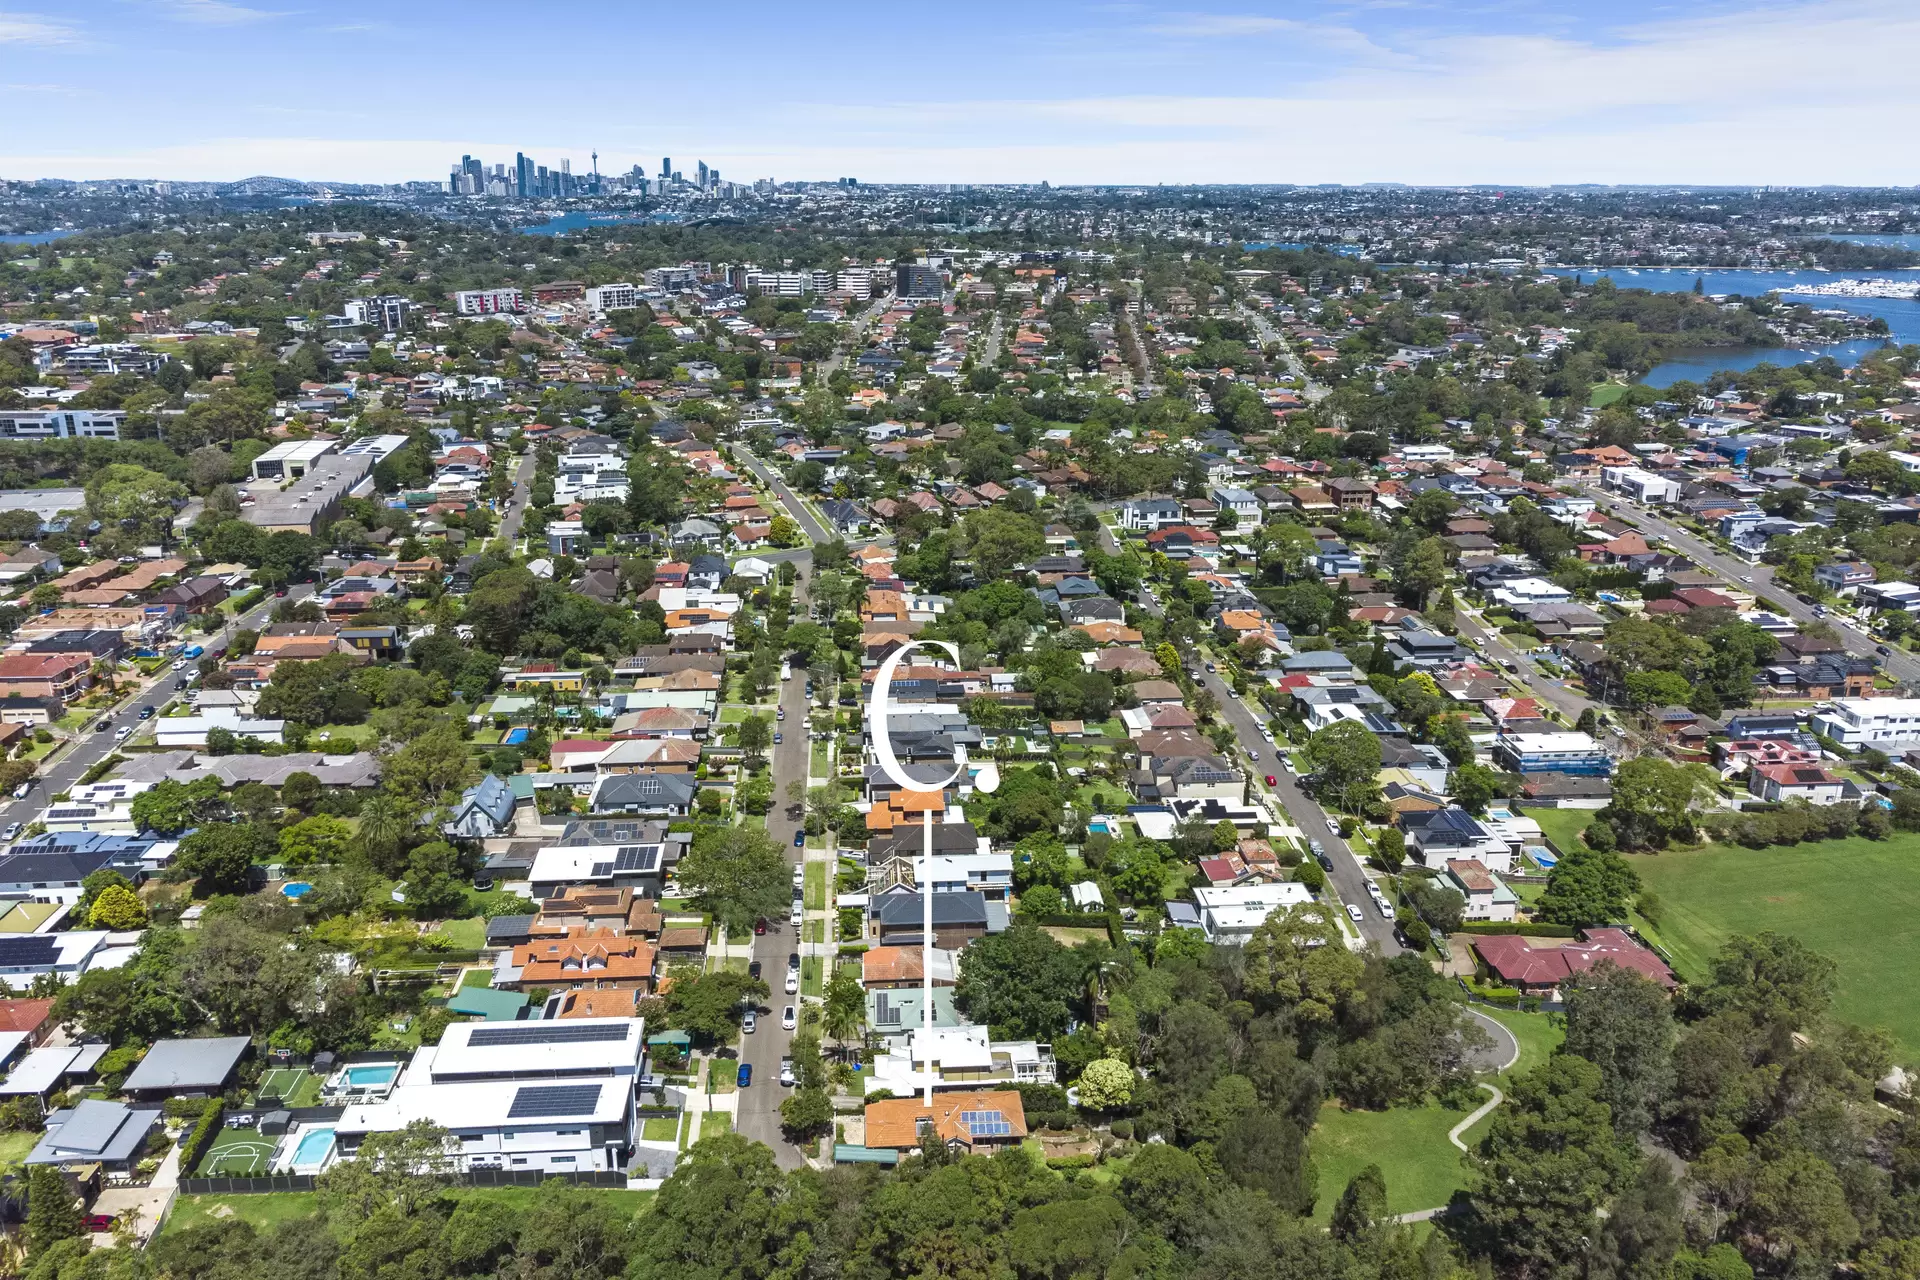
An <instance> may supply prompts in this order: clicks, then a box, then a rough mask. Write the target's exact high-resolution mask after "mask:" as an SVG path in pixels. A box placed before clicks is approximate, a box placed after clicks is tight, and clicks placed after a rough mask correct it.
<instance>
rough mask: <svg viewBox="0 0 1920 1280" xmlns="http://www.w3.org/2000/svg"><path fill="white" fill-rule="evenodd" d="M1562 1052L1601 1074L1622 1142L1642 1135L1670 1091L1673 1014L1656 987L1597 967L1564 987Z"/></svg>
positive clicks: (1613, 968) (1609, 966) (1629, 973)
mask: <svg viewBox="0 0 1920 1280" xmlns="http://www.w3.org/2000/svg"><path fill="white" fill-rule="evenodd" d="M1566 1001H1567V1039H1566V1051H1567V1052H1568V1053H1575V1054H1578V1055H1580V1056H1581V1057H1583V1058H1585V1059H1586V1060H1587V1061H1588V1062H1591V1063H1593V1065H1594V1066H1596V1067H1599V1068H1600V1097H1601V1098H1602V1099H1603V1100H1604V1101H1605V1102H1606V1103H1607V1106H1608V1108H1609V1109H1610V1110H1611V1111H1612V1113H1613V1127H1614V1129H1615V1131H1616V1132H1618V1133H1619V1135H1620V1137H1621V1138H1622V1140H1625V1141H1632V1140H1634V1139H1636V1138H1638V1137H1639V1136H1640V1135H1641V1134H1643V1133H1645V1132H1646V1131H1647V1129H1648V1128H1649V1127H1650V1126H1651V1125H1652V1124H1653V1122H1654V1120H1656V1119H1657V1118H1658V1117H1659V1114H1660V1108H1661V1105H1662V1104H1663V1103H1664V1102H1665V1101H1666V1097H1667V1094H1668V1092H1669V1091H1670V1090H1671V1089H1672V1088H1673V1037H1674V1032H1673V1010H1672V1006H1671V1002H1670V1001H1669V1000H1668V999H1667V993H1666V992H1665V991H1663V990H1661V989H1660V986H1659V985H1658V984H1657V983H1655V982H1653V981H1651V980H1649V979H1647V978H1644V977H1642V976H1641V975H1640V974H1639V973H1637V972H1635V971H1634V970H1632V969H1625V968H1621V967H1619V966H1618V965H1615V964H1613V963H1612V962H1611V961H1605V960H1603V961H1601V962H1600V963H1599V964H1598V965H1596V966H1595V967H1594V968H1592V969H1591V970H1588V971H1587V972H1586V973H1582V974H1579V975H1577V976H1576V977H1575V978H1574V979H1573V980H1572V981H1571V982H1569V983H1568V985H1567V991H1566Z"/></svg>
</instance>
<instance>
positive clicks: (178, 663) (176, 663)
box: [173, 658, 187, 671]
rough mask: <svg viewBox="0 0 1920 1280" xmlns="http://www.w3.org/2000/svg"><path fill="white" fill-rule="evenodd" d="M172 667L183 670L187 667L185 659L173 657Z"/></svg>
mask: <svg viewBox="0 0 1920 1280" xmlns="http://www.w3.org/2000/svg"><path fill="white" fill-rule="evenodd" d="M173 669H174V670H175V671H185V670H186V669H187V660H186V659H185V658H175V659H174V660H173Z"/></svg>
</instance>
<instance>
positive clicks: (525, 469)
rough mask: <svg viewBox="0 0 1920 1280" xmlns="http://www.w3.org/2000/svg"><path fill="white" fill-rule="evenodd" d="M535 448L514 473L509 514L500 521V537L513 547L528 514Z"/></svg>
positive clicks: (521, 460) (508, 506) (528, 451)
mask: <svg viewBox="0 0 1920 1280" xmlns="http://www.w3.org/2000/svg"><path fill="white" fill-rule="evenodd" d="M532 481H533V450H531V449H529V450H527V454H526V456H525V457H523V458H521V459H520V469H519V471H517V472H515V473H514V478H513V497H512V498H511V499H509V500H508V502H507V514H506V515H505V516H504V517H503V518H502V519H501V521H500V537H501V539H502V540H503V541H504V542H505V543H506V544H507V548H508V550H512V548H513V540H514V539H515V538H517V537H519V536H520V522H521V521H523V520H525V519H526V516H527V496H528V495H529V494H530V493H532V491H533V490H532Z"/></svg>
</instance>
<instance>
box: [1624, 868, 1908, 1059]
mask: <svg viewBox="0 0 1920 1280" xmlns="http://www.w3.org/2000/svg"><path fill="white" fill-rule="evenodd" d="M1629 862H1630V863H1631V864H1632V866H1633V869H1634V870H1635V871H1637V872H1639V873H1640V878H1641V880H1642V881H1643V882H1644V883H1645V884H1646V887H1647V888H1649V889H1651V890H1653V892H1655V893H1656V894H1658V895H1659V898H1660V902H1661V906H1662V915H1661V918H1660V936H1661V940H1662V942H1663V943H1664V944H1665V945H1666V947H1667V948H1668V949H1669V950H1670V951H1671V953H1672V955H1673V960H1674V964H1675V966H1676V967H1677V968H1678V970H1679V972H1680V976H1681V977H1683V978H1687V979H1698V978H1701V977H1703V976H1704V975H1705V974H1706V971H1707V965H1708V963H1709V961H1710V960H1711V958H1712V956H1713V953H1714V951H1715V950H1716V949H1718V947H1719V945H1720V944H1721V943H1722V942H1723V941H1725V940H1726V939H1727V938H1728V937H1730V936H1731V935H1733V934H1736V933H1759V932H1761V931H1762V930H1769V929H1770V930H1772V931H1774V932H1776V933H1782V934H1791V935H1793V936H1794V937H1797V938H1799V939H1800V941H1801V942H1803V943H1805V944H1806V945H1807V946H1809V947H1811V948H1812V949H1814V950H1815V951H1818V952H1821V953H1822V954H1824V955H1826V956H1829V957H1831V958H1832V959H1833V960H1834V962H1835V963H1837V964H1838V965H1839V967H1840V974H1839V979H1840V980H1839V989H1838V992H1837V995H1836V998H1835V1001H1834V1012H1835V1013H1836V1014H1838V1015H1839V1016H1840V1017H1842V1018H1845V1019H1847V1020H1849V1021H1851V1022H1857V1023H1861V1024H1863V1025H1866V1026H1881V1027H1885V1028H1886V1029H1887V1030H1888V1031H1890V1032H1892V1034H1893V1037H1894V1040H1895V1041H1896V1043H1897V1044H1898V1047H1899V1049H1900V1050H1901V1051H1903V1052H1905V1053H1906V1054H1907V1055H1909V1056H1908V1058H1907V1061H1908V1062H1910V1063H1911V1062H1913V1061H1915V1060H1916V1058H1920V986H1916V985H1915V984H1913V983H1910V982H1901V981H1897V980H1896V981H1889V980H1888V978H1889V975H1899V974H1904V973H1913V972H1915V971H1916V968H1917V967H1920V932H1917V931H1915V929H1914V928H1913V920H1914V918H1915V915H1916V913H1920V835H1900V836H1897V837H1895V838H1894V839H1891V840H1881V841H1874V840H1865V839H1860V838H1854V839H1849V840H1824V841H1820V842H1818V843H1814V844H1803V845H1796V846H1793V847H1790V848H1774V849H1742V848H1739V847H1738V846H1731V845H1709V846H1707V847H1705V848H1702V849H1684V850H1679V851H1669V852H1667V853H1661V854H1653V855H1642V856H1635V857H1632V858H1630V859H1629Z"/></svg>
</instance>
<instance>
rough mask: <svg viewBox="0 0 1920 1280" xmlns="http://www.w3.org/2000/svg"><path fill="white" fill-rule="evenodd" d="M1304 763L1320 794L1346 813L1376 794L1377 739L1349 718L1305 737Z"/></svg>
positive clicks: (1378, 757) (1378, 770) (1378, 749)
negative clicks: (1310, 772)
mask: <svg viewBox="0 0 1920 1280" xmlns="http://www.w3.org/2000/svg"><path fill="white" fill-rule="evenodd" d="M1306 757H1307V764H1308V765H1309V767H1310V768H1311V769H1312V770H1313V773H1314V776H1315V779H1316V780H1317V785H1318V787H1319V790H1320V792H1321V793H1322V794H1324V795H1327V796H1330V797H1332V799H1333V801H1334V803H1335V804H1337V805H1339V806H1340V807H1341V808H1342V809H1345V810H1347V811H1348V812H1353V811H1355V810H1357V809H1359V808H1360V807H1362V806H1364V805H1366V804H1367V803H1368V802H1369V801H1371V800H1372V799H1373V798H1374V796H1375V795H1376V794H1377V792H1378V790H1379V787H1378V782H1377V779H1378V778H1379V776H1380V759H1381V753H1380V739H1379V738H1377V737H1375V736H1374V735H1373V733H1372V732H1371V731H1369V730H1368V729H1367V728H1366V727H1365V726H1364V725H1360V724H1356V723H1354V722H1353V721H1351V720H1343V721H1341V722H1340V723H1339V724H1335V725H1329V726H1328V727H1326V728H1325V729H1322V730H1320V731H1319V732H1318V733H1316V734H1314V735H1313V737H1311V738H1309V739H1308V740H1307V749H1306Z"/></svg>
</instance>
